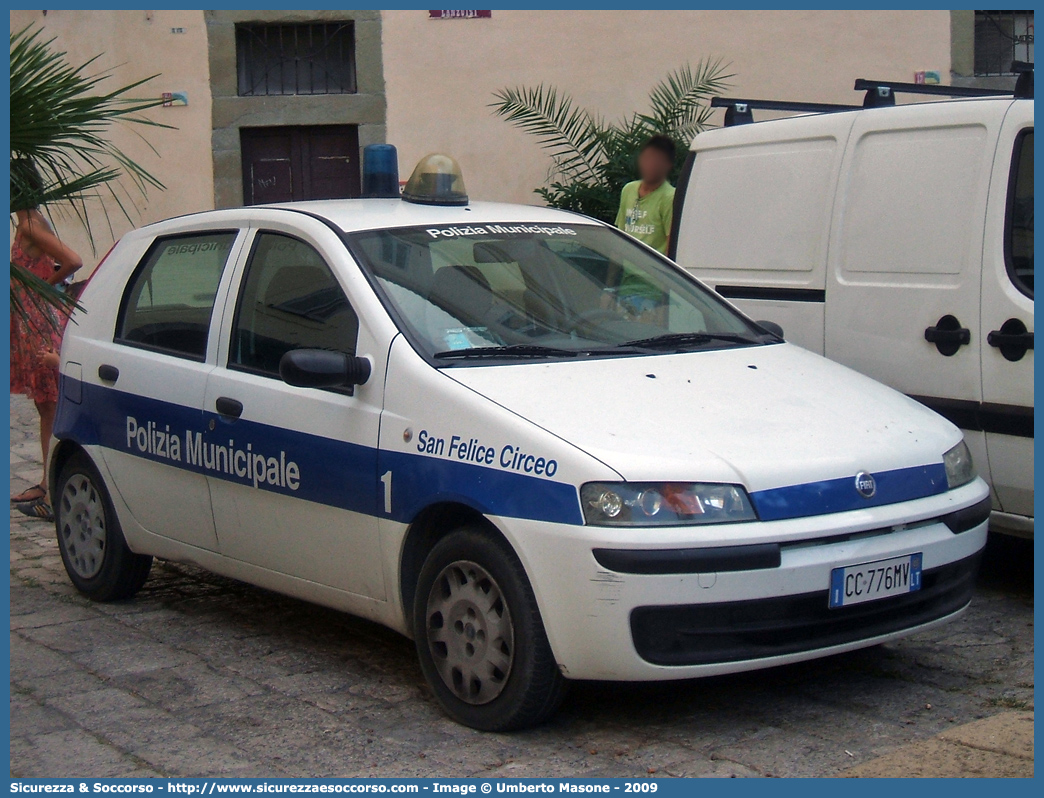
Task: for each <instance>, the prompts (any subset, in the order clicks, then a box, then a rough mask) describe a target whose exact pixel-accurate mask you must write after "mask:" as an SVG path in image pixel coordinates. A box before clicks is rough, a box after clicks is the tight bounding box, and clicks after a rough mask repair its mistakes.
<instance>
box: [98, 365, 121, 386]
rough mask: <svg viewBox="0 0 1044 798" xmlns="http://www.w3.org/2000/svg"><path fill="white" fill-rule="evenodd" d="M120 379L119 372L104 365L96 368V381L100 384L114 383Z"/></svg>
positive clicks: (112, 367)
mask: <svg viewBox="0 0 1044 798" xmlns="http://www.w3.org/2000/svg"><path fill="white" fill-rule="evenodd" d="M119 378H120V370H119V369H118V368H116V367H115V366H110V365H108V364H106V363H103V364H102V365H100V366H98V379H100V380H101V381H102V382H116V380H118V379H119Z"/></svg>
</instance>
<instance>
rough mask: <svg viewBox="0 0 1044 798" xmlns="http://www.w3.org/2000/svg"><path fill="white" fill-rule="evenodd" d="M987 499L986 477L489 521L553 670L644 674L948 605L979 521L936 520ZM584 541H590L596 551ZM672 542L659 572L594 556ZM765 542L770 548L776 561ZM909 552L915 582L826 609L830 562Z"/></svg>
mask: <svg viewBox="0 0 1044 798" xmlns="http://www.w3.org/2000/svg"><path fill="white" fill-rule="evenodd" d="M987 496H988V489H987V488H986V485H985V483H984V482H982V481H981V480H976V481H975V482H973V483H971V484H970V485H966V486H964V487H962V488H959V489H957V490H953V491H948V492H947V493H945V494H942V495H939V496H933V497H929V498H926V499H919V500H916V501H911V502H905V503H902V504H897V505H887V506H882V507H876V508H871V509H866V510H859V511H852V512H847V513H837V514H834V515H829V516H815V517H810V518H801V519H791V520H787V521H775V522H768V523H754V524H742V525H740V524H737V525H730V526H716V527H701V528H696V527H688V528H665V529H655V530H654V529H607V528H598V527H576V526H566V525H555V524H546V523H539V522H531V521H520V520H518V519H507V518H501V519H496V520H497V523H498V525H499V526H500V528H501V529H502V530H504V532H505V534H506V535H507V536H508V537H509V539H510V540H511V543H512V544H513V545H514V547H515V550H516V551H517V552H518V554H519V557H520V558H521V560H522V562H523V565H524V566H525V567H526V571H527V573H528V574H529V578H530V582H531V583H532V585H533V589H534V592H535V593H536V596H537V602H538V604H539V605H540V610H541V615H542V617H543V621H544V627H545V629H546V631H547V634H548V639H549V641H550V643H551V647H552V649H553V650H554V652H555V657H556V660H557V661H558V663H559V666H560V667H561V669H562V671H563V673H565V674H566V675H567V676H569V677H570V678H575V679H607V680H635V681H644V680H663V679H683V678H690V677H697V676H709V675H713V674H719V673H730V672H736V671H743V670H752V669H756V668H762V667H769V666H773V665H779V664H785V663H788V662H796V661H800V660H805V659H811V658H814V657H819V656H825V655H828V654H832V653H838V652H841V651H847V650H851V649H855V648H860V647H863V646H866V645H873V644H876V643H879V642H884V641H887V640H891V639H894V638H897V637H900V636H902V635H904V634H908V633H910V632H911V631H914V630H916V629H919V628H923V627H925V626H927V625H931V624H934V623H936V622H939V621H941V620H944V619H946V618H949V617H952V616H954V615H955V614H957V613H959V612H960V611H961V610H962V609H963V608H964V607H965V606H967V604H968V601H969V600H970V598H971V593H972V590H973V588H974V580H975V574H976V572H977V568H978V555H979V553H980V552H981V550H982V548H983V546H984V545H985V542H986V530H987V523H986V522H985V521H981V522H979V523H977V524H975V525H974V526H971V527H970V528H969V527H967V525H966V529H965V531H962V532H959V533H955V532H954V531H952V530H951V529H950V527H948V526H947V524H946V521H945V520H944V519H950V520H951V525H952V518H953V514H954V513H960V512H962V511H965V510H966V509H967V508H972V507H974V506H975V505H977V504H979V503H980V502H981V501H982V500H983V499H985V498H986V497H987ZM596 549H597V550H601V552H600V554H599V557H598V558H597V559H596V556H595V554H594V552H595V550H596ZM678 549H685V550H687V552H688V553H689V555H690V559H691V560H692V561H693V562H695V563H698V566H697V568H698V570H697V571H694V572H689V573H663V572H656V571H655V567H654V568H653V572H648V571H646V572H640V573H622V572H620V571H618V570H612V569H611V567H606V565H604V564H601V563H599V559H601V560H602V563H606V562H607V560H606V557H605V555H604V550H616V551H621V550H622V551H628V552H632V553H633V552H634V551H635V550H646V551H650V552H652V551H655V552H661V553H662V552H664V551H666V550H671V551H674V550H678ZM713 549H722V550H723V553H721V552H719V553H720V554H722V556H714V557H710V558H709V559H708V558H701V557H700V556H698V553H699V551H700V550H713ZM773 550H778V557H777V558H775V559H774V558H773V556H772V551H773ZM915 552H921V553H922V554H923V582H922V588H921V590H920V591H917V592H915V593H910V594H907V595H903V596H896V597H892V598H888V599H881V600H877V601H871V602H867V603H865V604H861V605H855V606H853V607H847V608H841V609H834V610H831V609H828V608H827V604H828V601H827V588H828V586H829V584H830V572H831V570H832V569H833V568H836V567H840V566H845V565H852V564H856V563H861V562H870V561H874V560H881V559H887V558H890V557H896V556H901V555H905V554H912V553H915ZM746 555H754V556H752V557H746ZM777 561H778V564H776V562H777ZM652 562H654V563H655V562H656V555H653V556H652ZM715 563H716V564H715ZM610 564H611V563H610ZM616 567H622V566H619V565H617V566H616ZM711 568H717V570H710V569H711ZM661 571H662V569H661Z"/></svg>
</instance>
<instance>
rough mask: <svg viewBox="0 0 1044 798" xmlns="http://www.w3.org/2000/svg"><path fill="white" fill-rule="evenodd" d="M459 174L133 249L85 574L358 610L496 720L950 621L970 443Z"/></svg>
mask: <svg viewBox="0 0 1044 798" xmlns="http://www.w3.org/2000/svg"><path fill="white" fill-rule="evenodd" d="M454 169H455V164H454V163H453V162H452V160H451V159H448V158H445V157H429V158H428V159H426V160H425V161H423V162H422V163H421V164H420V165H419V166H418V168H417V171H415V172H414V175H413V177H412V178H411V180H410V182H409V184H408V185H407V187H406V191H405V193H404V198H403V199H371V200H341V201H327V202H309V203H300V204H288V205H285V206H279V207H274V206H273V207H253V208H244V209H238V210H221V211H213V212H208V213H202V214H198V215H194V216H188V217H184V218H179V219H174V220H171V221H167V222H163V223H160V224H154V225H150V226H148V227H145V228H142V229H140V230H138V231H135V232H133V233H131V234H129V235H127V236H126V237H125V238H123V240H122V241H120V243H119V244H118V245H117V246H116V247H115V248H114V250H113V251H112V252H111V254H110V255H109V256H108V258H107V259H106V260H105V262H104V264H103V265H102V266H101V267H100V269H99V270H98V273H97V274H96V275H95V277H94V278H93V279H92V280H91V282H90V284H89V285H88V286H87V288H86V289H85V291H84V293H83V295H82V304H83V306H84V309H83V311H81V312H79V313H77V315H76V316H75V319H74V323H71V324H70V325H69V327H68V331H67V333H66V336H65V341H64V344H63V347H62V366H61V371H62V381H61V400H60V403H59V410H58V418H57V422H56V425H55V426H56V429H55V434H56V437H57V438H58V441H57V444H56V445H55V447H54V450H53V453H52V456H51V463H50V475H51V476H50V479H51V489H52V495H53V496H54V503H55V515H56V525H57V532H58V542H59V545H60V549H61V554H62V558H63V560H64V562H65V566H66V569H67V571H68V573H69V577H70V579H71V580H72V582H73V583H74V584H75V586H76V587H77V588H78V589H79V590H81V591H82V592H84V593H85V594H87V595H88V596H90V597H92V598H94V599H98V600H114V599H126V598H128V597H130V596H132V595H134V593H135V592H136V591H137V590H138V589H139V588H141V587H142V585H143V583H144V582H145V580H146V578H147V575H148V572H149V568H150V565H151V562H152V558H153V557H161V558H164V559H169V560H177V561H184V562H191V563H196V564H198V565H200V566H202V567H204V568H207V569H209V570H211V571H214V572H217V573H221V574H225V575H227V576H230V577H234V578H236V579H241V580H244V581H247V582H251V583H253V584H256V585H260V586H263V587H265V588H269V589H272V590H276V591H281V592H283V593H286V594H290V595H293V596H298V597H300V598H303V599H307V600H310V601H314V602H317V603H320V604H324V605H327V606H330V607H335V608H338V609H341V610H344V611H347V612H351V613H354V614H356V615H360V616H363V617H366V618H370V619H372V620H374V621H377V622H379V623H382V624H385V625H387V626H389V627H391V628H393V629H395V630H398V631H399V632H401V633H403V634H405V635H408V636H410V637H412V638H413V639H414V640H415V641H416V648H417V653H418V655H419V657H420V662H421V665H422V668H423V672H424V675H425V676H426V678H427V680H428V681H429V683H430V684H431V688H432V690H433V691H434V694H435V696H436V698H437V699H438V701H439V702H440V703H441V705H442V706H443V707H444V708H445V710H446V711H447V712H448V713H449V714H450V715H452V716H453V717H454V718H456V719H457V720H459V721H461V722H463V723H465V724H468V725H470V726H473V727H475V728H479V729H487V730H506V729H515V728H520V727H524V726H528V725H531V724H534V723H537V722H539V721H541V720H543V719H545V718H547V717H548V716H550V714H551V713H553V712H554V711H555V709H556V707H557V706H558V703H559V701H560V699H561V696H562V695H563V692H564V688H565V686H566V684H567V683H568V680H571V679H605V680H663V679H682V678H690V677H697V676H704V675H709V674H721V673H729V672H734V671H744V670H750V669H754V668H763V667H767V666H773V665H779V664H782V663H790V662H796V661H800V660H806V659H810V658H813V657H821V656H824V655H829V654H834V653H837V652H842V651H848V650H851V649H855V648H859V647H861V646H869V645H873V644H877V643H881V642H884V641H888V640H892V639H894V638H896V637H899V636H900V635H903V634H908V633H910V632H912V631H916V630H921V629H925V628H927V627H929V626H931V625H932V624H936V623H940V622H943V621H946V620H949V619H952V618H953V617H955V616H956V615H957V614H959V613H960V612H961V611H962V610H963V609H964V608H965V607H966V606H967V604H968V602H969V600H970V599H971V595H972V589H973V583H974V579H975V574H976V569H977V564H978V558H979V554H980V551H981V549H982V547H983V546H984V544H985V540H986V521H987V517H988V515H989V512H990V501H989V496H988V490H987V487H986V485H985V483H984V482H983V481H982V480H981V479H979V478H978V477H976V475H975V472H974V470H973V466H972V462H971V458H970V456H969V454H968V449H967V448H966V446H965V444H964V442H963V441H962V437H961V433H960V431H959V430H958V429H957V428H956V427H954V426H953V425H951V424H950V423H949V422H947V421H945V420H944V419H942V418H941V417H939V416H937V415H935V414H934V413H932V412H931V411H930V410H928V409H926V408H925V407H923V406H922V405H919V404H918V403H916V402H914V401H913V400H911V399H908V398H906V397H904V396H902V395H901V394H899V393H896V392H895V391H892V390H890V389H888V388H886V387H884V386H882V385H880V384H878V383H876V382H874V381H872V380H870V379H868V378H866V377H863V376H860V375H859V374H857V373H855V372H853V371H850V370H848V369H847V368H844V367H842V366H839V365H837V364H834V363H831V362H829V361H827V360H825V359H823V358H821V357H819V356H817V355H813V354H811V353H809V352H807V351H805V350H803V349H800V348H798V347H796V346H793V345H791V344H788V343H786V342H784V340H783V339H782V338H781V337H780V336H779V335H777V334H776V333H777V332H778V329H775V330H774V326H773V325H771V324H759V323H756V322H753V321H750V320H749V319H747V318H746V317H744V316H743V315H742V314H741V313H739V312H738V311H737V310H736V309H735V308H733V307H732V306H730V305H729V304H728V303H727V302H725V301H724V300H722V299H721V298H720V297H719V296H717V295H716V294H714V293H712V292H711V291H709V290H708V289H707V288H705V287H704V286H703V285H702V284H701V283H699V282H698V281H696V280H695V279H694V278H692V277H691V276H690V275H688V274H687V273H686V272H684V271H682V270H681V269H679V268H677V267H676V266H675V265H674V264H673V263H671V262H670V261H668V260H666V259H664V258H663V257H661V256H659V255H658V254H657V253H656V252H654V251H652V250H650V249H648V248H646V247H644V246H642V245H640V244H638V243H636V242H635V241H633V240H631V239H630V238H628V237H627V236H625V235H623V234H621V233H619V232H618V231H616V230H614V229H613V228H611V227H608V226H606V225H604V224H601V223H599V222H596V221H594V220H591V219H588V218H585V217H582V216H578V215H574V214H570V213H566V212H562V211H556V210H550V209H543V208H535V207H527V206H514V205H501V204H483V203H473V204H472V203H469V201H468V199H467V196H466V194H465V193H464V190H463V181H462V179H461V177H460V175H459V173H458V172H456V171H454Z"/></svg>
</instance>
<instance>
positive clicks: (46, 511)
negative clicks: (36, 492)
mask: <svg viewBox="0 0 1044 798" xmlns="http://www.w3.org/2000/svg"><path fill="white" fill-rule="evenodd" d="M15 509H16V510H18V512H20V513H22V515H27V516H29V517H30V518H38V519H39V520H41V521H53V520H54V511H53V510H52V509H51V505H50V504H48V503H47V501H46V500H44V499H42V498H40V499H37V500H36V501H33V502H23V503H22V504H16V505H15Z"/></svg>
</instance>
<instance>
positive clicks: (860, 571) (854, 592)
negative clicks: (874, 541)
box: [830, 552, 921, 609]
mask: <svg viewBox="0 0 1044 798" xmlns="http://www.w3.org/2000/svg"><path fill="white" fill-rule="evenodd" d="M920 589H921V553H920V552H918V553H917V554H907V555H905V556H903V557H892V558H891V559H889V560H877V561H876V562H866V563H863V564H861V565H846V566H845V567H844V568H835V569H834V570H832V571H831V572H830V607H831V609H833V608H835V607H848V606H850V605H852V604H862V603H863V602H864V601H874V600H875V599H882V598H888V597H889V596H899V595H902V594H903V593H912V592H913V591H915V590H920Z"/></svg>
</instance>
